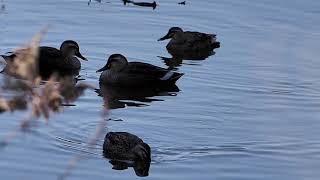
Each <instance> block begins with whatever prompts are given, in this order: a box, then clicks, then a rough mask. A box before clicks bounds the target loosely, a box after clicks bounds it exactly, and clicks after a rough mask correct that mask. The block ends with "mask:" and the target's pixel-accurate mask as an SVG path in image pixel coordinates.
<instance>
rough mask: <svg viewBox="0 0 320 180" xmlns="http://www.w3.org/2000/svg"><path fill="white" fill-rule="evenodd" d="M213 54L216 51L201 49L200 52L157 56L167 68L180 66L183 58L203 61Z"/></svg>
mask: <svg viewBox="0 0 320 180" xmlns="http://www.w3.org/2000/svg"><path fill="white" fill-rule="evenodd" d="M169 53H170V52H169ZM170 54H171V53H170ZM215 54H216V52H215V51H214V50H212V51H201V52H200V51H199V52H189V53H184V54H171V56H172V57H163V56H158V57H159V58H160V59H161V60H162V61H163V62H164V63H165V65H167V66H168V67H169V69H175V68H176V67H179V66H181V65H182V63H183V61H184V60H193V61H203V60H206V59H207V58H208V57H210V56H213V55H215Z"/></svg>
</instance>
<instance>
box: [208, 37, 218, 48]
mask: <svg viewBox="0 0 320 180" xmlns="http://www.w3.org/2000/svg"><path fill="white" fill-rule="evenodd" d="M210 39H211V48H212V49H215V48H219V47H220V42H219V41H217V35H215V34H210Z"/></svg>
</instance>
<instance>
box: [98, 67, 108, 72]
mask: <svg viewBox="0 0 320 180" xmlns="http://www.w3.org/2000/svg"><path fill="white" fill-rule="evenodd" d="M107 69H108V66H104V67H103V68H101V69H99V70H97V71H96V73H98V72H103V71H105V70H107Z"/></svg>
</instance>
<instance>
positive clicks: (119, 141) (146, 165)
mask: <svg viewBox="0 0 320 180" xmlns="http://www.w3.org/2000/svg"><path fill="white" fill-rule="evenodd" d="M103 155H104V157H106V158H108V159H110V161H109V162H110V164H112V165H113V167H112V169H115V170H124V169H128V167H133V169H134V171H135V173H136V175H137V176H140V177H145V176H148V175H149V169H150V163H151V148H150V146H149V145H148V144H146V143H145V142H143V140H142V139H140V138H139V137H137V136H136V135H133V134H130V133H127V132H109V133H108V134H107V135H106V136H105V139H104V143H103Z"/></svg>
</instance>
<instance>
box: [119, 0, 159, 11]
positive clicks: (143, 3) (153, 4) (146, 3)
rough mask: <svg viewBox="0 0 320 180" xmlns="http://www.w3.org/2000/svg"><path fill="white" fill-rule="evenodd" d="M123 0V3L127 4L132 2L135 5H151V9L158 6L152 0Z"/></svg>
mask: <svg viewBox="0 0 320 180" xmlns="http://www.w3.org/2000/svg"><path fill="white" fill-rule="evenodd" d="M122 1H123V5H127V4H129V3H130V4H133V5H136V6H142V7H152V9H153V10H155V9H156V7H157V6H158V5H157V3H156V2H155V1H153V2H152V3H149V2H135V1H131V0H122Z"/></svg>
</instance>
